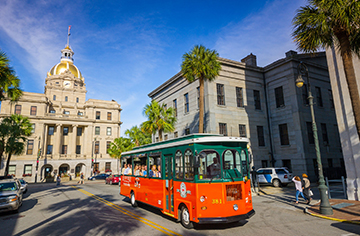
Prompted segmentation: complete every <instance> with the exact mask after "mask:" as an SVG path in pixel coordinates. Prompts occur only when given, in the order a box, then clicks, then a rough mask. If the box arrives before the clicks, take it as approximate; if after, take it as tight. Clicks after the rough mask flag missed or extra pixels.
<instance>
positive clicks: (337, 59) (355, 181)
mask: <svg viewBox="0 0 360 236" xmlns="http://www.w3.org/2000/svg"><path fill="white" fill-rule="evenodd" d="M326 57H327V63H328V65H329V74H330V80H331V87H332V90H333V93H334V101H335V110H336V118H337V120H338V124H339V126H338V129H339V133H340V138H341V146H342V150H343V156H344V162H345V167H346V174H347V179H346V183H347V196H348V199H349V200H357V201H359V200H360V139H359V136H358V134H357V129H356V125H355V119H354V115H353V114H354V113H353V109H352V106H351V100H350V95H349V89H348V85H347V82H346V77H345V72H344V66H343V62H342V58H341V55H340V53H339V51H338V50H336V49H335V48H327V49H326ZM353 65H354V69H355V76H356V78H357V80H356V81H357V88H358V91H360V79H359V78H360V59H359V57H357V56H356V55H355V54H354V55H353Z"/></svg>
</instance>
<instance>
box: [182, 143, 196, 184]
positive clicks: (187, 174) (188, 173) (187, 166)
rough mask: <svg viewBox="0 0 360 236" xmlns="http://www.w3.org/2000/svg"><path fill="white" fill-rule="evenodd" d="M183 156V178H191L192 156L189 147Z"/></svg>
mask: <svg viewBox="0 0 360 236" xmlns="http://www.w3.org/2000/svg"><path fill="white" fill-rule="evenodd" d="M184 158H185V162H184V163H185V179H186V180H193V179H194V175H195V173H194V156H193V153H192V151H191V150H190V149H187V150H186V151H185V153H184Z"/></svg>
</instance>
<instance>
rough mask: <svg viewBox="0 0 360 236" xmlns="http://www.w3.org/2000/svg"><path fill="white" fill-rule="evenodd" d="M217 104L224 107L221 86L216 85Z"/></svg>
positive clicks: (223, 92)
mask: <svg viewBox="0 0 360 236" xmlns="http://www.w3.org/2000/svg"><path fill="white" fill-rule="evenodd" d="M216 92H217V104H218V105H225V91H224V85H223V84H216Z"/></svg>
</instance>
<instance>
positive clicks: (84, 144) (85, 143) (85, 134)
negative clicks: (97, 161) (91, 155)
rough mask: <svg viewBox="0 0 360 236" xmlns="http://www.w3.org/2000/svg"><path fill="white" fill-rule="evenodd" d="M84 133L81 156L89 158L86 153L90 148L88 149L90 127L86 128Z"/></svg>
mask: <svg viewBox="0 0 360 236" xmlns="http://www.w3.org/2000/svg"><path fill="white" fill-rule="evenodd" d="M83 129H84V132H83V133H82V135H83V138H82V143H81V154H82V155H83V157H84V158H86V157H87V152H85V150H88V148H87V147H86V145H87V142H89V137H88V136H89V126H84V128H83Z"/></svg>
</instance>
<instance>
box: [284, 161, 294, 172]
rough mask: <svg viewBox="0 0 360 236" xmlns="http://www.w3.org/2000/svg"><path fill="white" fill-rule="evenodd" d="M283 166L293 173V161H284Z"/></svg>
mask: <svg viewBox="0 0 360 236" xmlns="http://www.w3.org/2000/svg"><path fill="white" fill-rule="evenodd" d="M282 166H283V167H286V168H288V169H289V171H290V172H292V168H291V160H282Z"/></svg>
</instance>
